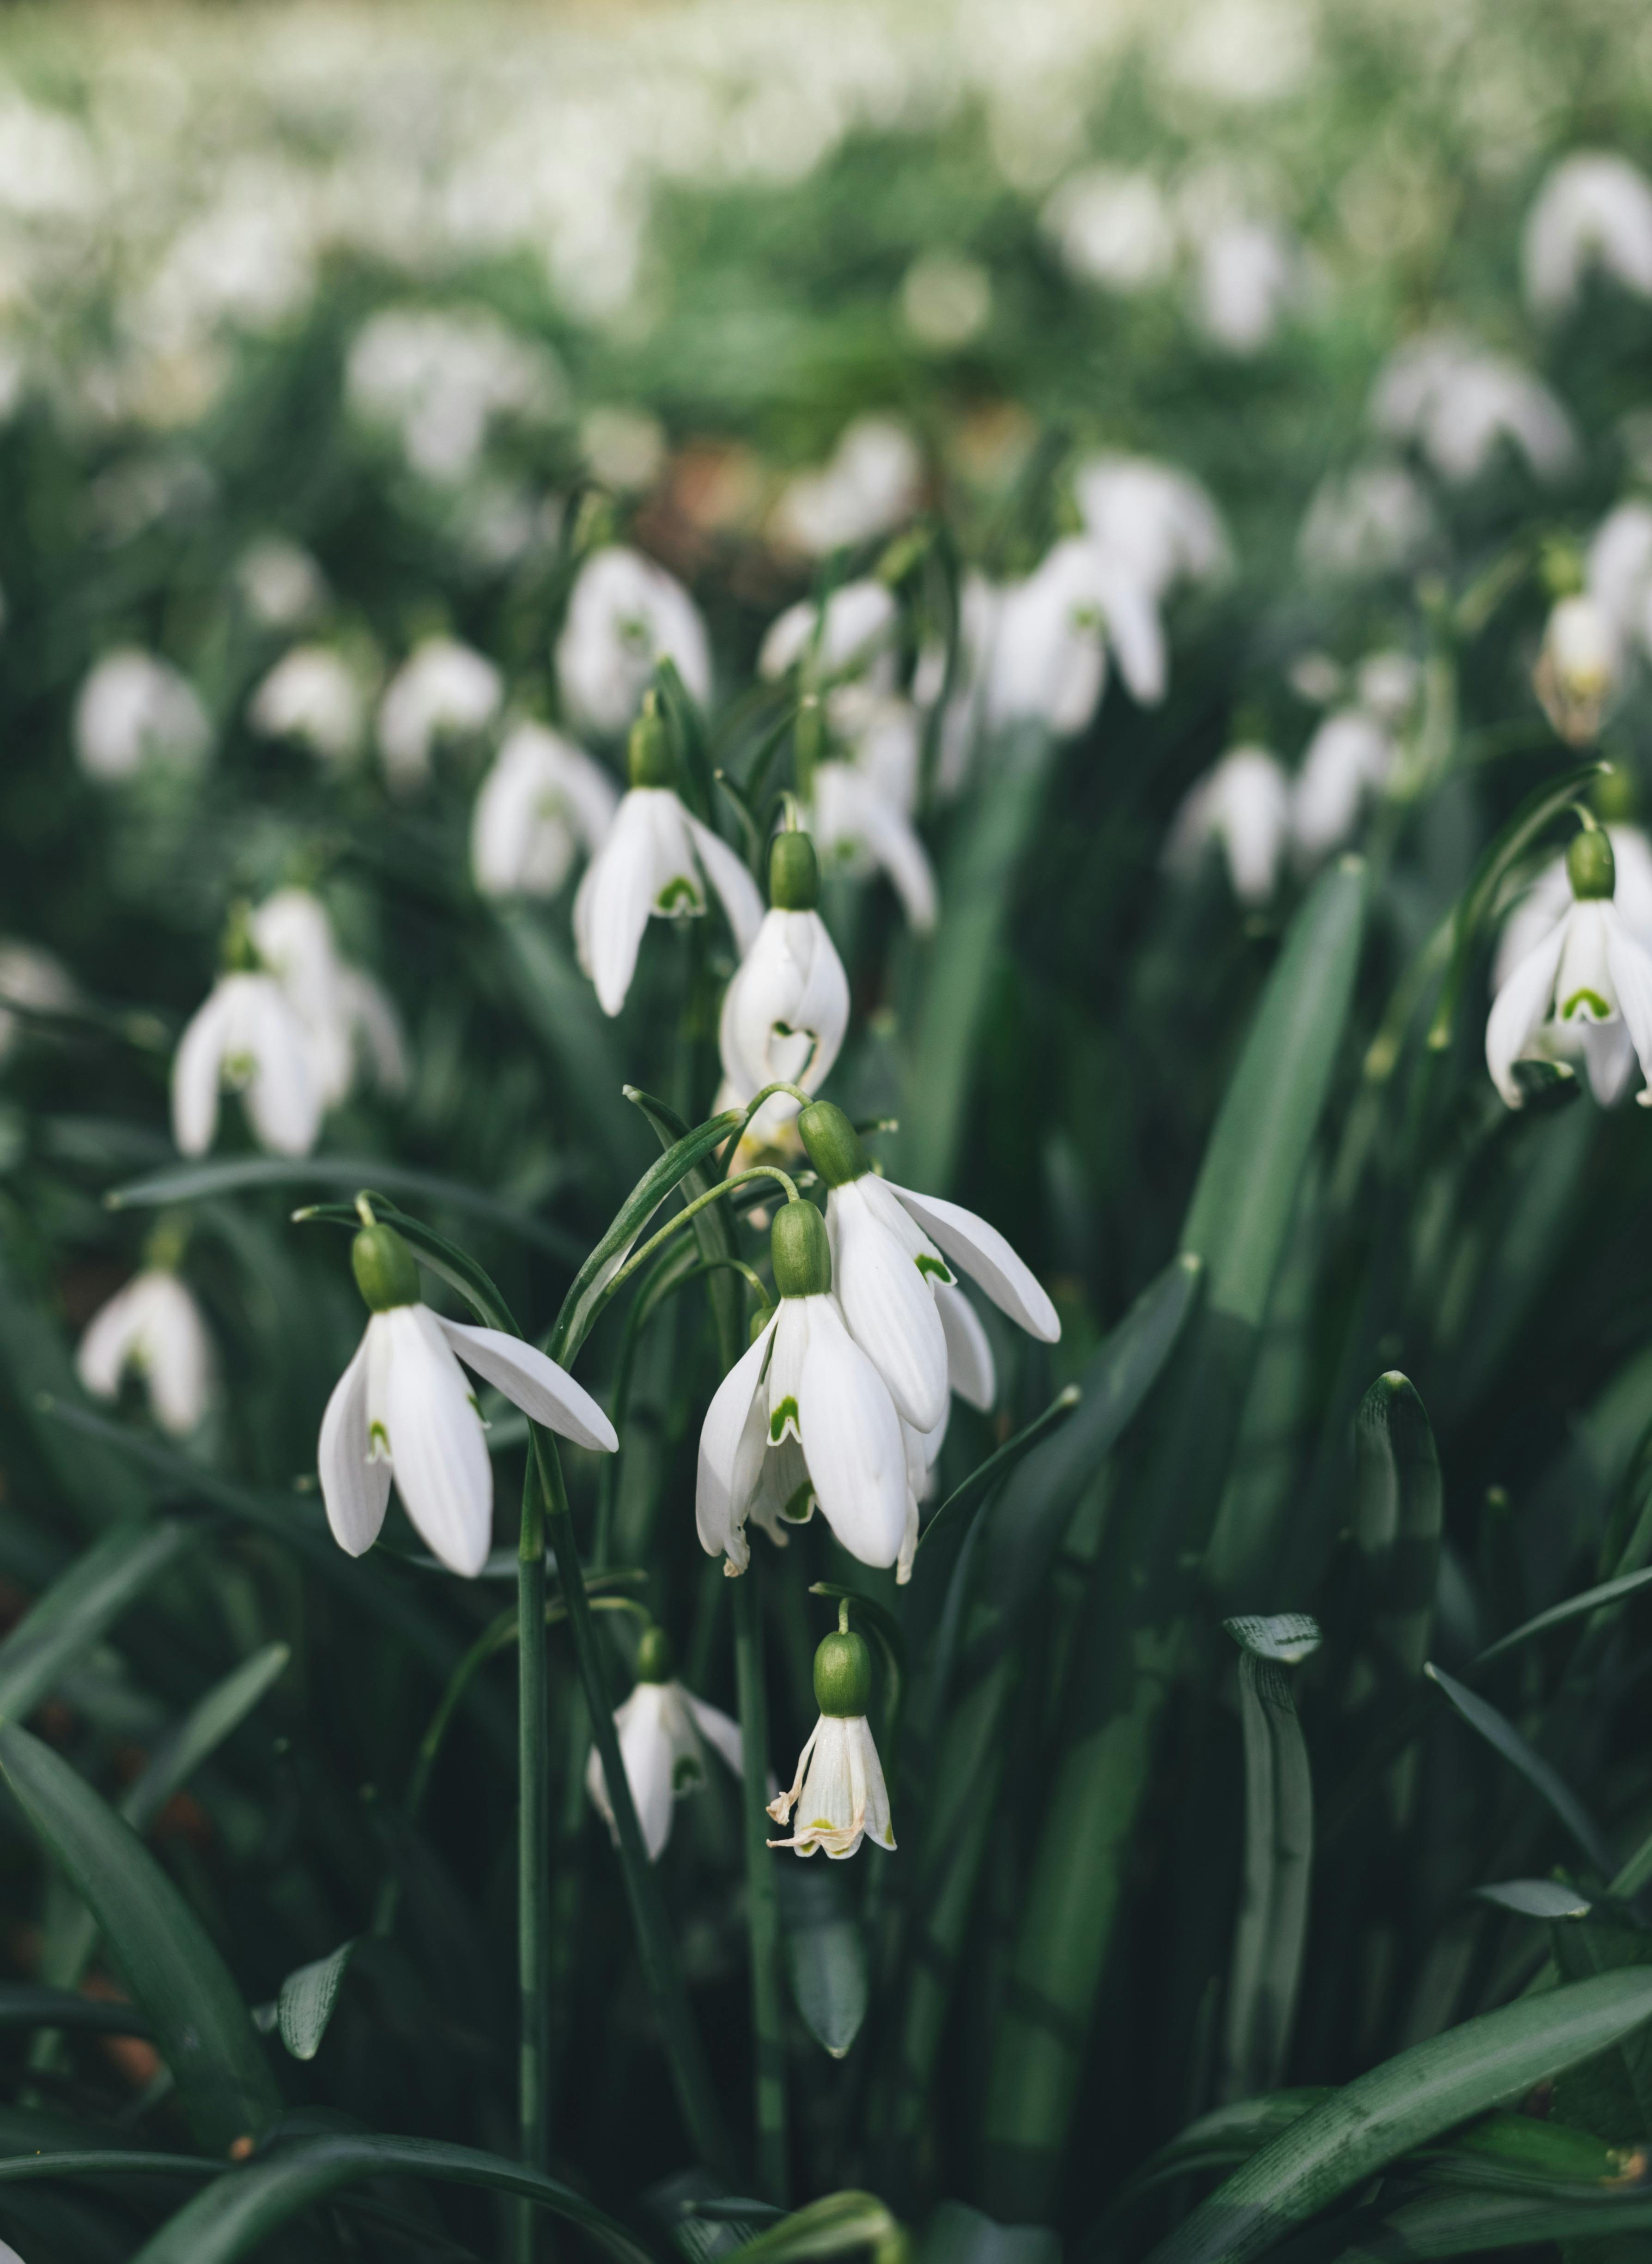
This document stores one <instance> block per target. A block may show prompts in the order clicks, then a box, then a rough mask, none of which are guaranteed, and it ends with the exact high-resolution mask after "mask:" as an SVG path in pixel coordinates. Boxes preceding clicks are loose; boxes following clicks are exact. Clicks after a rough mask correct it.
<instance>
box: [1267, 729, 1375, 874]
mask: <svg viewBox="0 0 1652 2264" xmlns="http://www.w3.org/2000/svg"><path fill="white" fill-rule="evenodd" d="M1394 762H1395V745H1394V741H1393V740H1392V739H1391V738H1390V737H1389V736H1388V732H1387V731H1386V730H1384V729H1383V727H1382V725H1381V724H1380V722H1378V721H1377V719H1376V717H1375V716H1374V715H1369V714H1367V713H1366V710H1365V709H1364V708H1337V710H1336V711H1335V713H1334V714H1332V715H1327V716H1326V718H1325V720H1324V721H1323V722H1322V723H1321V725H1320V727H1319V729H1317V730H1316V731H1315V734H1314V736H1313V737H1312V738H1311V739H1310V740H1309V741H1308V751H1307V753H1306V754H1305V755H1304V756H1303V758H1302V767H1301V770H1300V771H1299V772H1298V773H1297V774H1296V780H1295V783H1294V785H1293V787H1292V790H1291V831H1292V835H1293V838H1294V840H1295V843H1296V848H1297V853H1298V855H1299V856H1300V857H1301V860H1302V861H1303V862H1304V863H1305V864H1310V865H1311V864H1316V863H1317V862H1318V860H1320V859H1321V858H1322V857H1325V856H1329V855H1330V852H1331V851H1332V850H1333V849H1335V848H1337V847H1338V846H1340V845H1341V844H1342V843H1343V842H1344V841H1346V840H1347V839H1348V838H1349V836H1350V835H1351V833H1352V831H1353V830H1354V827H1355V825H1356V824H1358V823H1359V813H1360V811H1361V809H1363V808H1364V806H1365V804H1366V802H1367V801H1368V800H1369V799H1370V798H1371V796H1372V795H1375V794H1378V793H1380V791H1381V789H1382V788H1383V787H1384V786H1386V785H1387V783H1388V778H1389V776H1390V774H1391V773H1392V772H1393V769H1394ZM1267 893H1268V894H1270V895H1271V894H1272V889H1269V890H1268V892H1267Z"/></svg>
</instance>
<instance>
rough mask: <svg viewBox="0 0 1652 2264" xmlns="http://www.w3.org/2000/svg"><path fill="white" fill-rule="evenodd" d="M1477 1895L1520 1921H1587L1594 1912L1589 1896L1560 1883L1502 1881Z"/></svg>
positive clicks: (1518, 1880) (1477, 1889) (1558, 1881)
mask: <svg viewBox="0 0 1652 2264" xmlns="http://www.w3.org/2000/svg"><path fill="white" fill-rule="evenodd" d="M1474 1892H1475V1893H1476V1894H1477V1895H1478V1896H1479V1898H1480V1899H1481V1901H1482V1902H1486V1903H1495V1904H1496V1906H1497V1908H1498V1909H1499V1910H1506V1911H1513V1912H1515V1914H1516V1916H1517V1917H1518V1918H1540V1919H1557V1918H1587V1917H1588V1915H1589V1913H1590V1911H1591V1910H1592V1909H1593V1908H1594V1905H1593V1904H1592V1903H1591V1902H1590V1899H1589V1898H1588V1896H1587V1895H1580V1894H1579V1893H1578V1891H1577V1890H1576V1887H1569V1886H1565V1885H1562V1883H1561V1881H1560V1880H1559V1879H1500V1880H1498V1881H1497V1882H1496V1884H1495V1885H1492V1886H1489V1887H1476V1888H1475V1889H1474Z"/></svg>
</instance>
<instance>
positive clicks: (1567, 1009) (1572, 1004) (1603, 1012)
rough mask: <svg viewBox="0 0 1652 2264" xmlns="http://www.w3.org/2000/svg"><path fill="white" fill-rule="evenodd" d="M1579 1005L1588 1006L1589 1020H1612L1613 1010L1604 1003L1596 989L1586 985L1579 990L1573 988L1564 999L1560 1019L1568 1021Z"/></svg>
mask: <svg viewBox="0 0 1652 2264" xmlns="http://www.w3.org/2000/svg"><path fill="white" fill-rule="evenodd" d="M1580 1006H1587V1007H1588V1009H1589V1018H1590V1021H1593V1022H1610V1021H1611V1020H1612V1017H1613V1011H1614V1010H1613V1009H1612V1007H1611V1006H1609V1005H1607V1004H1606V1002H1605V999H1604V998H1602V997H1601V995H1600V993H1599V991H1590V989H1589V988H1588V987H1587V986H1586V985H1585V987H1584V988H1583V990H1581V991H1573V993H1572V995H1571V997H1570V998H1568V999H1567V1000H1566V1002H1565V1004H1564V1005H1562V1006H1561V1020H1562V1021H1565V1022H1569V1021H1570V1020H1571V1019H1572V1016H1573V1015H1574V1014H1575V1013H1576V1012H1577V1010H1578V1008H1579V1007H1580Z"/></svg>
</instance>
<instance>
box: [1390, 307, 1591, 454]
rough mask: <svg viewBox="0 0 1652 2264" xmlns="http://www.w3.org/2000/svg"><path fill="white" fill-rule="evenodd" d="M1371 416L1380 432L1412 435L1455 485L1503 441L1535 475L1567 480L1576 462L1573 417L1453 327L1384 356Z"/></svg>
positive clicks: (1524, 374) (1523, 374) (1528, 377)
mask: <svg viewBox="0 0 1652 2264" xmlns="http://www.w3.org/2000/svg"><path fill="white" fill-rule="evenodd" d="M1371 417H1372V421H1373V424H1375V425H1376V427H1377V429H1378V430H1379V432H1386V433H1388V435H1389V436H1390V437H1391V438H1393V439H1400V440H1404V439H1414V440H1416V441H1417V444H1418V446H1420V447H1421V448H1422V450H1423V453H1424V455H1426V456H1427V457H1428V459H1429V461H1431V463H1432V465H1433V466H1434V468H1435V470H1436V471H1437V472H1438V473H1439V474H1440V475H1441V477H1442V478H1444V479H1446V480H1449V481H1451V482H1452V483H1453V484H1457V485H1460V484H1461V483H1463V482H1465V481H1467V480H1472V479H1476V478H1478V477H1479V475H1480V474H1481V473H1482V472H1483V471H1484V470H1485V469H1486V468H1487V466H1488V465H1489V463H1490V462H1491V461H1492V460H1493V457H1494V456H1495V454H1496V451H1497V449H1498V447H1499V446H1500V445H1501V444H1502V443H1503V442H1507V443H1508V444H1510V445H1511V446H1513V447H1514V448H1516V449H1517V450H1518V452H1519V454H1521V455H1522V456H1524V457H1525V461H1526V463H1527V464H1528V465H1529V467H1530V468H1531V469H1532V472H1533V473H1534V474H1535V475H1536V476H1537V477H1538V478H1539V479H1540V480H1546V481H1554V480H1559V479H1562V478H1564V477H1565V475H1567V474H1568V473H1569V471H1570V470H1571V469H1572V468H1573V466H1574V464H1575V463H1576V460H1577V441H1576V436H1575V434H1574V432H1573V431H1572V424H1571V419H1570V418H1569V417H1568V416H1567V414H1566V411H1565V410H1564V409H1562V408H1561V404H1560V403H1559V402H1558V401H1557V400H1556V399H1555V398H1554V395H1553V394H1552V393H1551V392H1550V391H1549V390H1548V388H1547V386H1545V385H1542V384H1540V383H1539V381H1538V380H1537V379H1536V378H1534V377H1533V376H1532V374H1531V372H1530V371H1529V370H1525V369H1522V368H1521V366H1519V364H1518V362H1513V361H1510V360H1507V359H1505V358H1504V357H1503V356H1502V355H1500V354H1492V353H1488V352H1486V351H1485V350H1484V349H1483V348H1482V347H1480V346H1477V345H1474V342H1473V340H1472V339H1469V338H1466V337H1460V336H1458V335H1457V333H1456V332H1454V331H1434V332H1431V333H1430V334H1429V335H1428V336H1426V337H1420V338H1414V339H1412V340H1411V341H1410V343H1409V345H1403V346H1402V347H1400V349H1399V350H1398V352H1395V353H1394V354H1391V355H1390V356H1389V358H1388V361H1387V363H1386V364H1385V365H1384V366H1383V368H1382V369H1381V371H1380V373H1379V374H1378V377H1377V382H1376V386H1375V388H1374V390H1373V394H1372V397H1371Z"/></svg>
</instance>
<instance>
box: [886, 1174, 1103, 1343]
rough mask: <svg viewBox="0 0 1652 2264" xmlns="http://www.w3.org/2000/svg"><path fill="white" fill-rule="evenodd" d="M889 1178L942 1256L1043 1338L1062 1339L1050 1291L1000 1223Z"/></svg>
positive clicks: (894, 1191) (890, 1186) (1047, 1340)
mask: <svg viewBox="0 0 1652 2264" xmlns="http://www.w3.org/2000/svg"><path fill="white" fill-rule="evenodd" d="M885 1184H886V1186H888V1189H889V1192H890V1194H893V1195H895V1196H897V1197H898V1198H899V1200H900V1201H901V1202H902V1203H903V1204H904V1205H905V1207H906V1208H907V1209H908V1210H909V1212H910V1213H911V1215H912V1216H913V1217H914V1218H915V1219H916V1220H917V1223H918V1224H919V1225H920V1226H921V1227H922V1228H923V1230H924V1233H925V1234H927V1235H928V1236H929V1237H930V1240H931V1242H933V1243H934V1244H935V1245H936V1247H937V1249H938V1250H939V1251H940V1252H941V1253H942V1254H943V1256H945V1257H947V1258H950V1259H952V1261H953V1265H955V1266H957V1267H958V1268H959V1270H960V1272H961V1273H965V1274H968V1276H969V1278H970V1280H971V1281H978V1282H979V1283H980V1285H981V1287H982V1288H983V1289H984V1290H985V1291H986V1293H987V1295H989V1297H990V1298H991V1300H992V1302H993V1303H994V1304H995V1305H996V1306H997V1307H998V1309H999V1310H1000V1311H1001V1312H1005V1313H1008V1315H1009V1316H1010V1318H1011V1320H1012V1321H1015V1322H1018V1324H1019V1325H1020V1326H1021V1327H1022V1328H1024V1329H1025V1331H1026V1332H1027V1333H1028V1335H1029V1336H1035V1337H1037V1338H1038V1339H1040V1342H1041V1343H1044V1344H1054V1343H1055V1342H1056V1341H1057V1340H1058V1339H1059V1338H1060V1336H1061V1321H1060V1319H1059V1318H1058V1317H1057V1315H1056V1311H1055V1308H1054V1305H1053V1304H1052V1303H1050V1299H1049V1294H1048V1292H1047V1290H1046V1289H1045V1288H1044V1286H1043V1284H1042V1283H1041V1282H1040V1281H1039V1279H1038V1277H1037V1275H1036V1274H1034V1273H1033V1271H1032V1267H1031V1266H1029V1265H1027V1263H1026V1261H1025V1259H1022V1258H1018V1256H1017V1255H1016V1253H1015V1252H1014V1251H1013V1250H1012V1249H1011V1246H1010V1244H1009V1243H1008V1241H1007V1240H1006V1239H1005V1238H1004V1236H1003V1235H1002V1234H1000V1233H999V1231H998V1230H997V1228H996V1226H989V1225H988V1223H987V1222H986V1220H985V1219H984V1218H977V1217H976V1216H975V1213H974V1211H970V1210H966V1209H965V1208H963V1206H962V1204H961V1203H954V1202H944V1201H942V1200H941V1198H940V1197H939V1196H938V1195H920V1194H914V1193H913V1192H912V1190H911V1188H910V1187H897V1186H895V1183H894V1181H893V1180H888V1181H886V1182H885Z"/></svg>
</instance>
